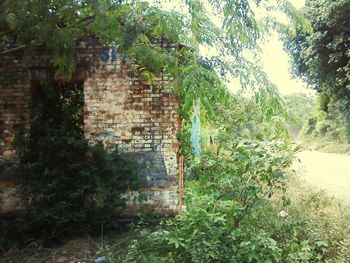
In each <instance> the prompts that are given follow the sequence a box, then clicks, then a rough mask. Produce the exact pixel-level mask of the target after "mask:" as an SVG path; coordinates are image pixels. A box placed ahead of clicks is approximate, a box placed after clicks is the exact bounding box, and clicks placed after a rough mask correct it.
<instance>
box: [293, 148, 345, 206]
mask: <svg viewBox="0 0 350 263" xmlns="http://www.w3.org/2000/svg"><path fill="white" fill-rule="evenodd" d="M298 158H299V160H300V163H299V162H298V161H296V166H297V167H298V168H299V170H300V171H301V176H302V178H303V179H304V180H305V181H307V182H308V183H310V184H311V185H313V186H315V187H318V188H320V189H323V190H326V191H327V192H328V193H329V194H330V195H332V196H335V197H337V198H340V199H343V200H344V201H346V202H348V203H350V155H342V154H333V153H322V152H317V151H303V152H301V153H299V154H298Z"/></svg>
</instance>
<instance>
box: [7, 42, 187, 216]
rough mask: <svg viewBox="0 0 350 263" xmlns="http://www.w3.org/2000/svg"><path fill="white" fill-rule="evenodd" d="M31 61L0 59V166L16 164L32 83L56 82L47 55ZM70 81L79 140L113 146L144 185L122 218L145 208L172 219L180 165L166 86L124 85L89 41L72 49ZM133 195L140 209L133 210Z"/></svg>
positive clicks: (122, 66) (112, 59)
mask: <svg viewBox="0 0 350 263" xmlns="http://www.w3.org/2000/svg"><path fill="white" fill-rule="evenodd" d="M36 54H37V55H35V56H33V57H32V59H31V60H30V61H25V60H22V59H20V58H21V57H22V56H23V53H22V52H21V51H20V50H19V51H16V52H11V53H7V54H2V55H0V61H1V62H0V63H1V65H0V158H2V159H6V160H11V159H15V158H16V147H15V140H16V137H18V136H25V135H26V134H28V131H29V129H30V101H31V94H32V91H33V83H37V82H38V81H43V80H45V81H47V80H54V79H55V73H54V68H53V66H52V59H51V57H50V55H49V54H48V53H47V52H45V51H43V50H41V49H40V50H38V51H37V52H36ZM73 81H80V82H83V87H84V133H85V136H86V138H88V139H89V140H91V141H93V142H97V141H102V142H103V143H104V144H105V146H106V147H107V148H114V147H115V145H118V146H119V148H122V149H124V150H125V152H126V153H127V154H128V155H130V156H132V157H134V158H135V160H137V161H138V162H139V163H140V164H141V167H142V169H141V170H140V172H139V176H142V177H143V178H145V179H146V181H147V182H148V187H146V188H144V189H142V190H140V191H138V192H131V191H130V192H128V193H127V195H128V203H127V207H128V211H129V212H135V211H137V210H138V208H139V207H140V206H146V207H153V208H155V209H156V210H158V211H160V212H164V213H176V212H178V210H179V209H180V208H181V200H182V178H181V177H182V176H181V174H182V171H181V170H182V168H181V167H182V164H181V157H180V154H179V143H178V141H177V137H176V136H177V133H178V132H179V131H180V129H181V121H180V117H179V114H178V107H179V101H178V99H177V98H176V97H174V96H173V95H172V94H171V92H170V90H169V89H167V88H166V85H167V82H166V81H164V80H159V83H158V84H159V86H163V88H161V89H160V88H159V87H156V86H152V85H148V84H147V83H145V82H144V81H141V80H140V79H138V78H135V77H131V76H130V75H129V65H128V63H127V62H125V60H123V59H122V58H121V57H119V56H118V54H117V53H116V52H115V49H114V48H109V47H102V46H101V45H99V44H98V43H97V41H96V40H94V41H85V42H81V43H80V44H79V47H78V66H77V71H76V74H75V76H74V77H73ZM164 86H165V87H164ZM7 177H8V176H7V175H6V174H2V175H1V174H0V188H3V189H2V190H5V192H4V193H3V197H4V196H6V192H7V191H10V190H11V188H12V185H11V184H10V183H8V182H7V181H8V179H9V178H7ZM140 194H141V195H142V196H143V198H142V199H143V201H142V202H138V201H136V202H135V201H134V200H135V198H134V197H136V196H138V195H140ZM4 201H6V200H3V204H5V202H4ZM0 209H1V208H0ZM3 209H5V210H6V209H7V208H4V207H3ZM130 210H131V211H130Z"/></svg>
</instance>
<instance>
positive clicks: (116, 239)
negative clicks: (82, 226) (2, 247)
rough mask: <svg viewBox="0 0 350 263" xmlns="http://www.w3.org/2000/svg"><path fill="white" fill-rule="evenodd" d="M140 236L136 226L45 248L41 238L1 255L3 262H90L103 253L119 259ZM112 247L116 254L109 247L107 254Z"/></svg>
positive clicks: (73, 239) (69, 240) (0, 259)
mask: <svg viewBox="0 0 350 263" xmlns="http://www.w3.org/2000/svg"><path fill="white" fill-rule="evenodd" d="M138 235H139V232H138V231H136V230H135V229H134V228H131V229H129V230H127V231H124V233H121V232H114V233H109V234H107V235H105V236H102V235H101V236H95V237H92V236H90V235H87V234H86V235H82V236H80V237H76V238H71V239H67V240H65V241H64V242H62V244H60V245H56V246H54V247H51V248H45V247H43V246H42V244H41V242H40V241H37V242H32V243H30V244H29V245H27V246H26V247H25V248H23V249H18V248H16V247H14V248H12V249H10V250H9V251H7V252H5V253H3V254H2V255H1V254H0V262H3V263H15V262H27V263H41V262H42V263H44V262H45V263H51V262H52V263H53V262H55V263H66V262H69V263H77V262H80V263H88V262H89V263H90V262H92V261H93V260H95V259H97V258H99V257H101V256H106V257H108V258H116V257H117V256H118V257H120V256H122V254H123V253H124V252H125V251H126V248H127V246H128V245H129V243H130V242H131V241H132V240H133V239H135V238H137V237H138ZM110 247H113V251H114V252H115V255H112V254H111V253H112V252H111V249H108V251H109V252H108V253H109V254H105V253H104V251H105V250H106V249H107V248H110ZM114 262H118V261H114Z"/></svg>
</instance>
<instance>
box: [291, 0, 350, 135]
mask: <svg viewBox="0 0 350 263" xmlns="http://www.w3.org/2000/svg"><path fill="white" fill-rule="evenodd" d="M303 12H304V14H305V17H307V19H308V20H309V21H310V24H311V27H312V31H306V30H304V29H302V28H296V29H295V31H294V34H290V35H289V39H290V41H289V42H288V43H287V45H286V48H287V49H288V51H289V52H290V54H291V56H292V59H293V63H294V73H295V74H296V75H297V76H300V77H302V78H303V79H304V80H305V81H307V83H308V84H309V85H310V86H311V87H312V88H313V89H315V90H316V91H318V92H319V93H320V102H319V105H320V107H319V114H318V115H317V116H318V117H317V120H316V121H317V122H318V124H316V126H318V127H319V128H318V130H319V131H321V134H325V133H333V134H335V137H348V138H349V135H350V127H349V125H348V123H349V120H350V112H349V106H350V56H349V44H350V31H349V27H348V25H349V23H350V15H349V14H350V1H347V0H337V1H330V0H321V1H315V0H309V1H306V6H305V8H304V10H303ZM326 120H329V125H328V124H326V125H324V124H325V122H326ZM332 120H337V121H332ZM322 127H323V128H322ZM327 127H328V128H327ZM342 128H345V131H346V132H345V134H344V133H342V134H341V133H339V132H337V129H338V130H339V129H342ZM345 141H348V139H345Z"/></svg>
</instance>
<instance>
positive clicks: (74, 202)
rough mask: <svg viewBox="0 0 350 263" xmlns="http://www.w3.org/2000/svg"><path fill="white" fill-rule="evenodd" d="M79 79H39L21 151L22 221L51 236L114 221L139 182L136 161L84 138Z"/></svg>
mask: <svg viewBox="0 0 350 263" xmlns="http://www.w3.org/2000/svg"><path fill="white" fill-rule="evenodd" d="M82 107H83V93H82V90H81V86H80V85H79V84H65V85H63V84H58V83H40V84H39V85H38V86H37V90H36V93H35V95H34V99H33V105H32V112H31V113H32V115H31V117H32V120H31V129H30V136H29V137H28V138H27V140H25V141H24V142H23V145H22V146H23V147H22V150H21V152H20V174H21V175H22V176H21V178H20V180H19V183H20V189H19V191H18V194H19V196H20V198H21V200H22V206H23V208H24V223H23V224H21V226H20V227H19V228H20V229H21V230H22V232H23V233H27V234H28V236H30V237H41V238H43V237H44V238H45V239H50V238H51V237H55V236H56V235H62V234H63V233H66V232H67V231H72V230H74V229H75V230H81V229H84V228H96V227H100V226H101V224H102V223H103V224H104V225H105V226H108V225H112V224H114V223H115V220H116V218H118V215H119V210H120V208H122V207H123V205H124V199H123V197H122V194H123V193H124V192H125V190H127V188H128V187H132V188H134V187H136V186H137V185H138V184H139V182H138V181H137V177H136V173H137V166H136V164H135V163H134V162H133V161H131V160H129V159H126V158H125V157H123V156H122V155H121V154H120V153H119V152H118V150H117V149H116V150H114V151H112V152H107V151H106V150H105V149H104V147H103V145H102V144H101V143H98V144H95V145H93V146H91V145H89V142H88V141H87V140H86V139H85V138H84V135H83V131H82V128H81V127H82V122H83V108H82Z"/></svg>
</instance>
